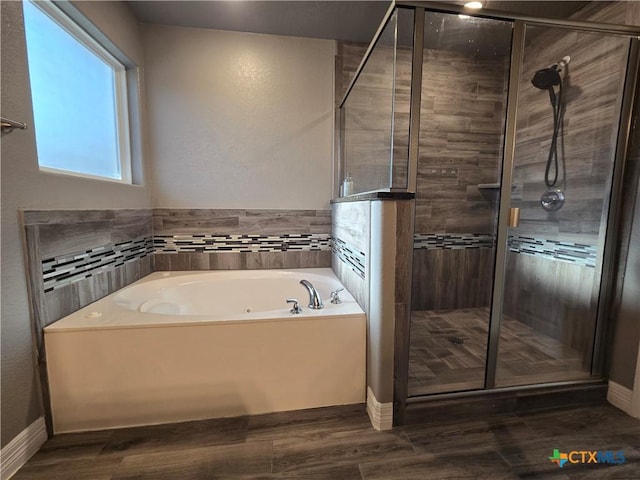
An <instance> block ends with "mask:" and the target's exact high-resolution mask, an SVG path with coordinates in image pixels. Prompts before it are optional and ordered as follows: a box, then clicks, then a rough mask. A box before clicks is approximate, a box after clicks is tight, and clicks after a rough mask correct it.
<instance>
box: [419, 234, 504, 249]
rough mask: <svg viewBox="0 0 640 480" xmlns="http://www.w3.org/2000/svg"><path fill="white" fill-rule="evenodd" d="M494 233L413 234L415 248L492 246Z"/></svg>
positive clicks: (493, 244)
mask: <svg viewBox="0 0 640 480" xmlns="http://www.w3.org/2000/svg"><path fill="white" fill-rule="evenodd" d="M494 246H495V239H494V236H493V235H488V234H484V233H417V234H415V235H414V236H413V248H414V249H427V250H438V249H461V248H492V247H494Z"/></svg>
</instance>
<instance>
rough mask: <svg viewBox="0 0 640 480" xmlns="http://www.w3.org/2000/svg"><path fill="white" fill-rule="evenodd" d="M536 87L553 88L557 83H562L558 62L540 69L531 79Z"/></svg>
mask: <svg viewBox="0 0 640 480" xmlns="http://www.w3.org/2000/svg"><path fill="white" fill-rule="evenodd" d="M531 83H532V84H533V86H534V87H536V88H539V89H540V90H549V89H553V87H555V86H556V85H560V73H558V64H555V65H552V66H551V67H549V68H543V69H542V70H538V71H537V72H536V73H535V74H534V75H533V78H532V79H531Z"/></svg>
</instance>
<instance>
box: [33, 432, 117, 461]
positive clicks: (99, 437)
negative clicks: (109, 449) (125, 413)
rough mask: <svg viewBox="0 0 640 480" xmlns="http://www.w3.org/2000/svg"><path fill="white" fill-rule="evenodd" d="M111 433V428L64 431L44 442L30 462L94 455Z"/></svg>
mask: <svg viewBox="0 0 640 480" xmlns="http://www.w3.org/2000/svg"><path fill="white" fill-rule="evenodd" d="M111 435H113V430H105V431H100V432H83V433H65V434H62V435H55V436H54V437H52V438H50V439H49V440H47V441H46V442H45V444H44V445H43V446H42V448H40V450H38V453H36V454H35V455H34V456H33V457H31V459H30V460H29V462H30V463H46V462H56V461H60V460H71V459H79V458H93V457H96V456H97V455H98V454H99V453H100V452H101V451H102V449H103V448H104V446H105V445H106V444H107V442H108V441H109V439H110V438H111Z"/></svg>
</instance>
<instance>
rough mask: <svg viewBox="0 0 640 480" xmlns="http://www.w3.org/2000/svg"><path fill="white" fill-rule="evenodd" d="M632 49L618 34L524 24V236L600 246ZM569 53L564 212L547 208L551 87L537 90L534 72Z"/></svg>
mask: <svg viewBox="0 0 640 480" xmlns="http://www.w3.org/2000/svg"><path fill="white" fill-rule="evenodd" d="M616 8H617V7H616ZM621 23H622V22H621ZM628 48H629V40H628V39H624V38H620V37H613V36H605V35H595V34H591V33H584V32H578V31H573V30H567V29H558V28H546V27H530V28H527V32H526V44H525V50H524V61H523V67H522V77H521V83H520V97H519V101H518V103H519V108H518V121H517V136H516V161H515V171H514V181H515V184H516V186H517V188H516V190H515V191H514V201H513V205H514V206H515V207H520V227H519V232H520V234H522V235H526V236H531V235H537V236H542V237H544V238H548V239H549V238H550V239H556V240H564V241H573V242H580V243H585V244H589V245H597V244H598V235H599V233H600V229H601V221H602V218H603V212H604V210H605V208H606V207H607V202H608V201H607V199H608V196H609V193H610V192H609V190H610V182H611V173H612V166H613V160H614V154H615V145H616V136H617V128H618V118H619V113H620V104H621V97H622V87H623V82H624V73H625V69H626V57H627V52H628ZM566 55H569V56H570V57H571V62H570V64H569V66H568V67H567V68H566V69H565V71H564V72H563V74H562V76H563V80H564V88H563V98H564V103H565V114H564V135H563V136H562V142H560V145H559V150H558V153H559V156H561V155H560V154H561V152H562V150H563V149H562V148H560V147H562V146H564V163H563V164H561V165H560V173H559V181H558V185H557V186H559V187H560V188H562V190H563V191H564V193H565V198H566V201H565V204H564V206H563V207H562V209H560V210H559V211H557V212H546V211H544V210H543V209H542V208H541V206H540V196H541V195H542V194H543V193H544V192H545V190H546V188H547V187H546V186H545V183H544V172H545V164H546V161H547V156H548V152H549V145H550V142H551V136H552V131H553V114H552V109H551V105H550V102H549V95H548V93H547V92H546V91H543V90H539V89H537V88H535V87H534V86H533V85H532V84H531V78H532V77H533V75H534V73H535V72H536V71H537V70H539V69H542V68H546V67H548V66H549V65H552V64H554V63H557V62H558V61H559V60H560V59H561V58H562V57H564V56H566ZM556 90H557V89H556ZM552 173H553V172H552Z"/></svg>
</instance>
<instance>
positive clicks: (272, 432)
mask: <svg viewBox="0 0 640 480" xmlns="http://www.w3.org/2000/svg"><path fill="white" fill-rule="evenodd" d="M554 448H557V449H559V450H560V451H561V452H570V451H572V450H612V451H616V452H618V451H623V452H624V456H625V459H626V461H625V463H623V464H619V465H609V464H600V465H597V464H567V465H564V466H563V468H562V469H561V468H560V467H559V466H558V465H556V464H553V463H552V462H551V461H550V460H549V458H548V457H549V456H551V455H552V452H553V449H554ZM639 472H640V421H638V420H635V419H632V418H631V417H629V416H627V415H626V414H624V413H622V412H621V411H619V410H617V409H616V408H614V407H612V406H609V405H597V406H590V407H580V408H570V409H564V410H559V411H554V412H542V413H529V414H499V415H488V416H483V418H478V419H475V420H472V421H468V420H466V421H463V420H457V421H456V420H452V418H451V417H447V419H446V420H445V419H442V420H439V419H438V420H434V419H430V420H429V422H428V423H425V424H414V425H409V426H405V427H398V428H395V429H394V430H392V431H387V432H378V431H376V430H374V429H373V428H371V426H370V424H369V420H368V418H367V415H366V412H365V409H364V405H353V406H343V407H329V408H321V409H313V410H303V411H297V412H288V413H275V414H268V415H259V416H251V417H238V418H228V419H217V420H205V421H198V422H187V423H180V424H172V425H158V426H150V427H139V428H128V429H122V430H110V431H102V432H90V433H79V434H67V435H59V436H56V437H54V438H52V439H51V440H49V441H48V442H47V443H46V444H45V445H44V446H43V448H42V449H41V450H40V452H38V453H37V454H36V455H35V456H34V457H33V458H32V459H31V460H30V461H29V462H28V463H27V464H26V465H25V466H24V467H23V468H22V469H21V470H20V471H19V472H18V473H17V474H16V475H15V477H14V479H15V480H25V479H32V480H40V479H42V480H45V479H46V480H62V479H64V480H68V479H78V480H84V479H88V480H124V479H149V480H151V479H153V480H163V479H167V480H168V479H170V480H191V479H193V480H196V479H226V480H240V479H244V480H258V479H261V480H274V479H285V478H286V479H299V480H320V479H327V480H343V479H344V480H384V479H389V480H391V479H399V480H414V479H415V480H418V479H419V480H425V479H518V478H535V479H554V480H556V479H613V478H616V479H632V478H633V479H635V478H638V473H639Z"/></svg>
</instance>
